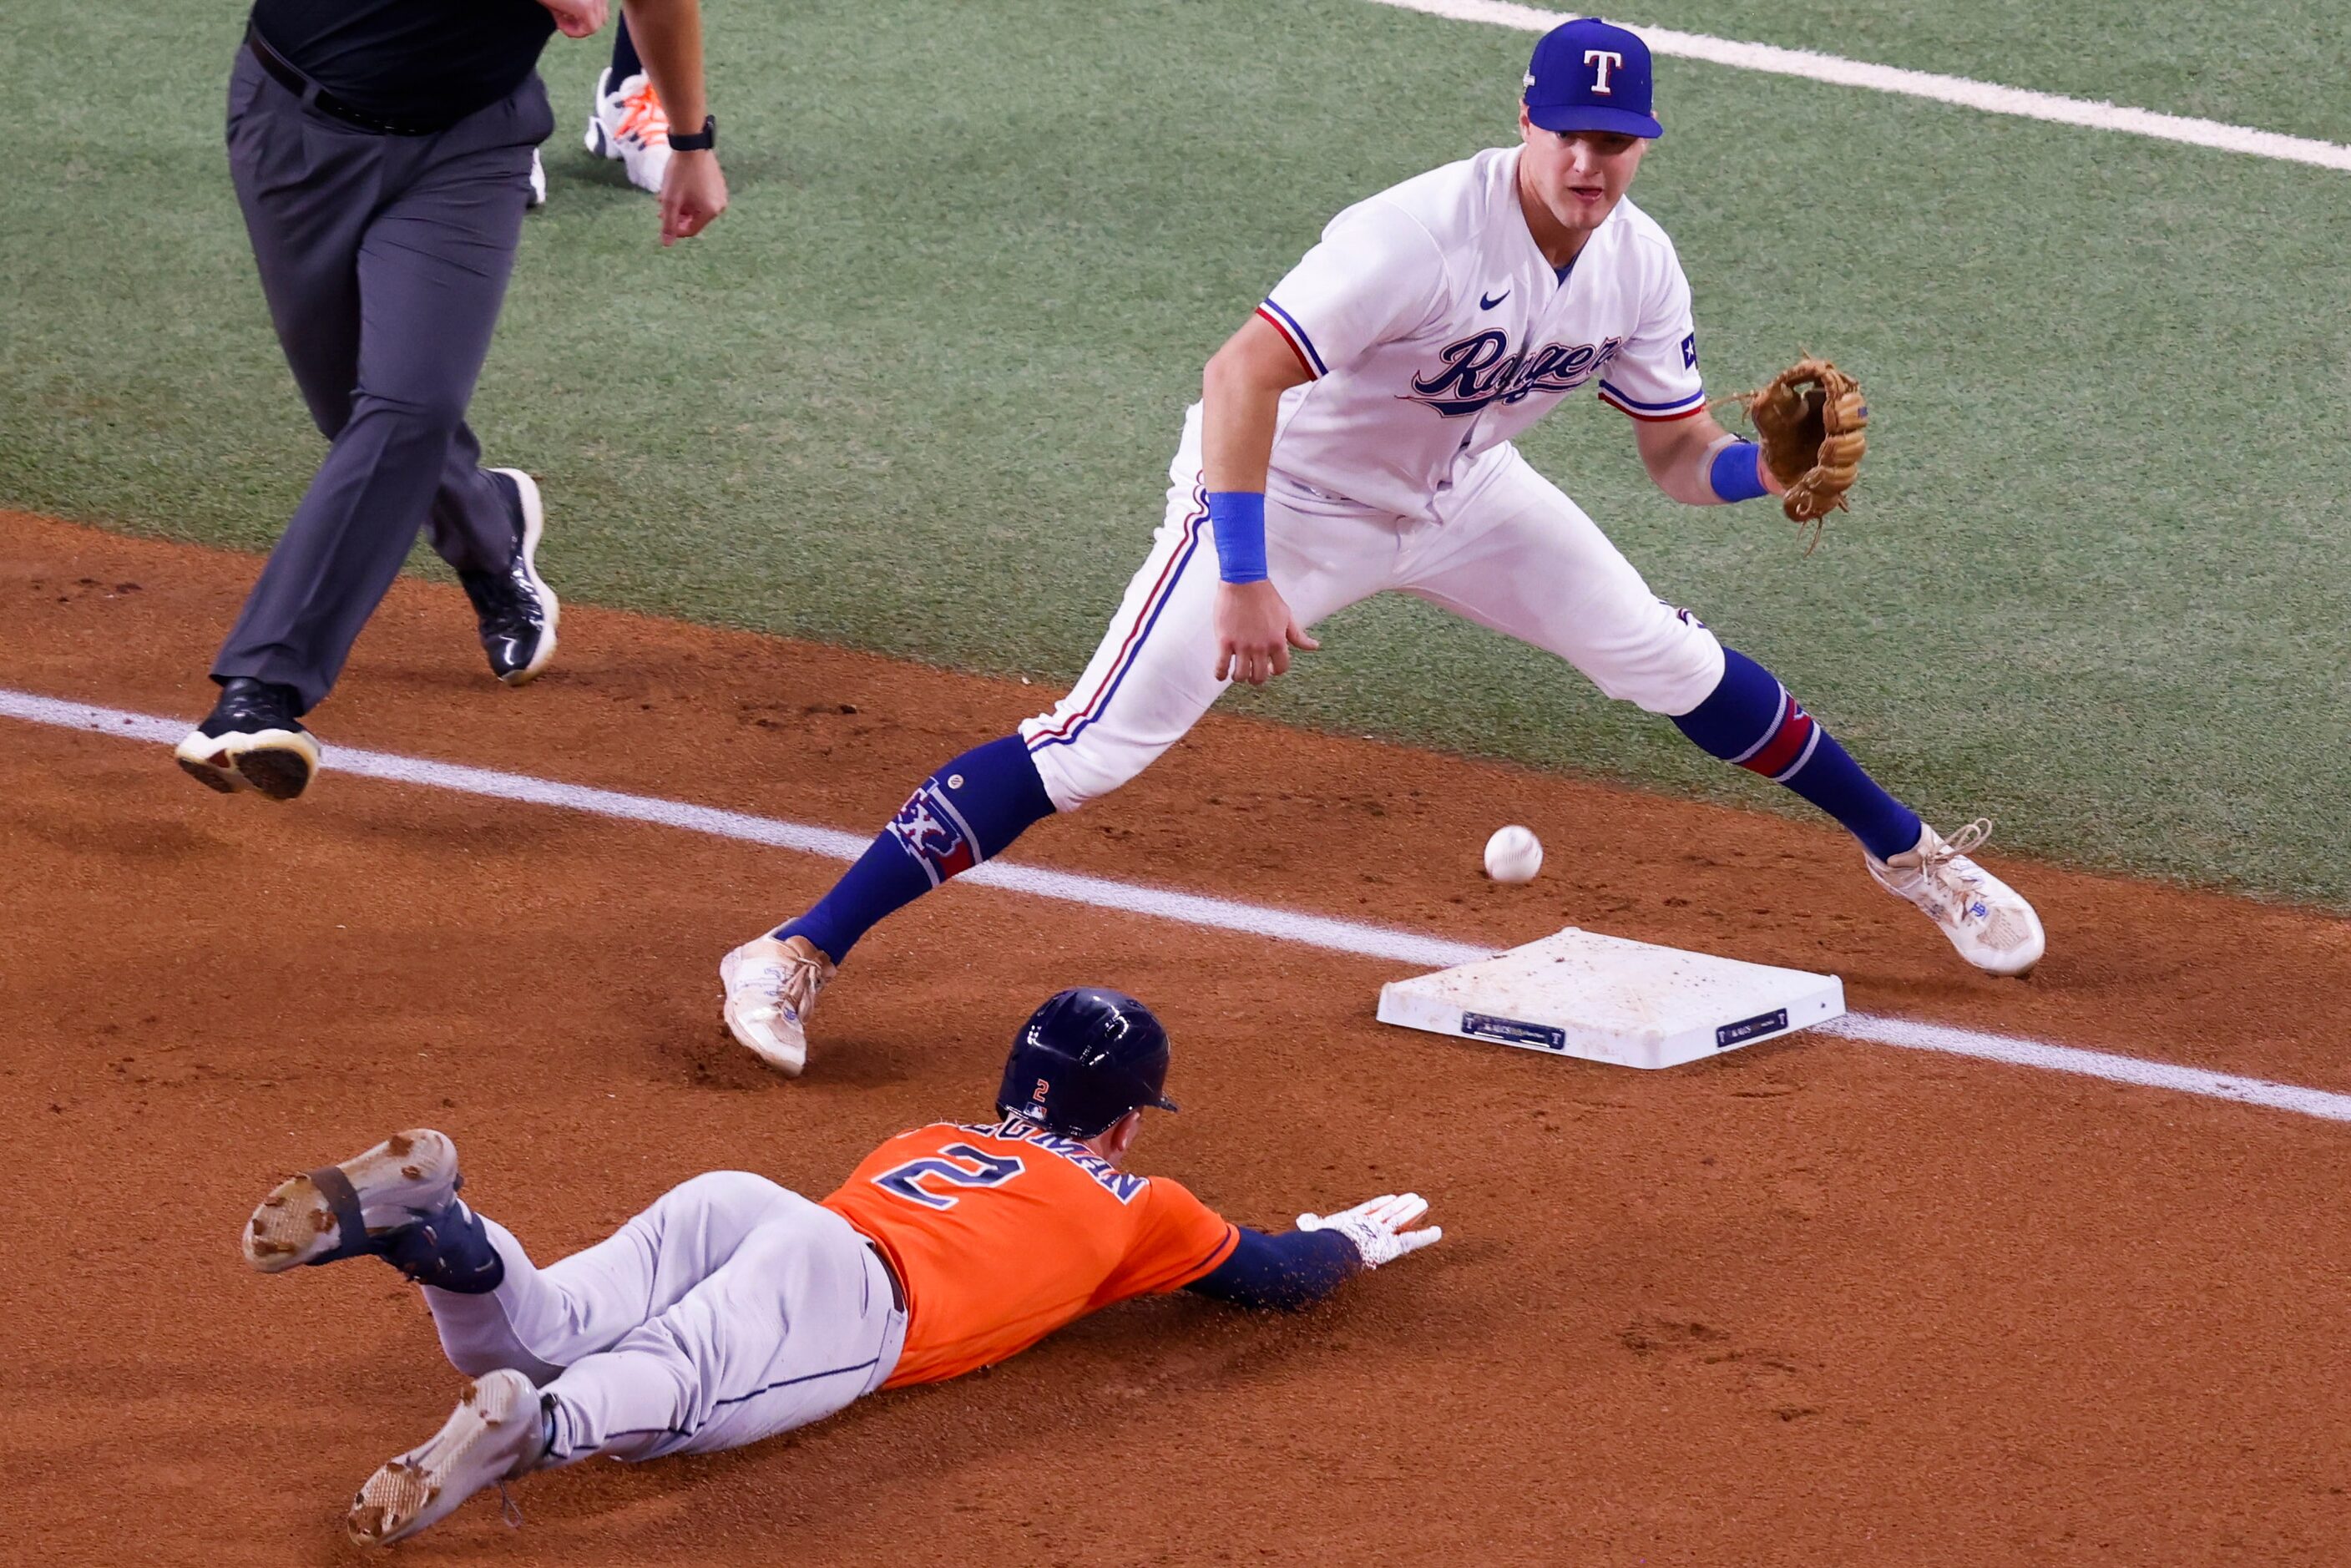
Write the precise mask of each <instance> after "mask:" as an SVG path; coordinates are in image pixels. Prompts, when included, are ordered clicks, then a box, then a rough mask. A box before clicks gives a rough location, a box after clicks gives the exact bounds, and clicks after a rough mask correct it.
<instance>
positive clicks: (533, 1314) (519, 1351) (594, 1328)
mask: <svg viewBox="0 0 2351 1568" xmlns="http://www.w3.org/2000/svg"><path fill="white" fill-rule="evenodd" d="M806 1201H807V1200H806V1199H804V1198H801V1197H799V1196H798V1195H797V1194H794V1193H791V1192H788V1191H786V1190H785V1189H784V1188H782V1187H780V1186H777V1185H776V1184H775V1183H774V1182H771V1181H769V1180H768V1179H767V1178H766V1177H765V1176H752V1175H750V1174H749V1173H747V1172H744V1171H711V1172H709V1173H707V1174H705V1175H703V1176H695V1178H693V1179H692V1180H691V1181H685V1182H681V1183H679V1184H678V1185H677V1186H674V1187H672V1188H671V1189H670V1190H669V1191H668V1192H666V1193H664V1194H663V1195H662V1196H661V1197H659V1198H656V1199H655V1200H654V1201H653V1207H650V1208H648V1209H646V1210H645V1211H644V1212H643V1213H642V1214H640V1215H638V1216H637V1217H636V1218H633V1219H631V1220H630V1221H629V1222H628V1223H627V1224H626V1225H623V1226H622V1227H621V1228H620V1229H619V1230H617V1231H615V1232H614V1233H613V1234H612V1235H611V1236H610V1237H608V1238H607V1239H604V1240H602V1241H600V1242H598V1243H596V1245H595V1246H593V1247H590V1248H587V1249H583V1250H581V1251H578V1252H575V1253H573V1254H572V1255H571V1256H569V1258H566V1259H564V1260H562V1261H561V1262H559V1263H555V1264H551V1265H549V1267H548V1268H546V1269H539V1268H538V1267H536V1266H535V1265H533V1264H532V1262H531V1260H530V1255H529V1254H528V1253H527V1252H526V1251H524V1250H523V1246H522V1243H521V1242H519V1241H517V1240H516V1239H515V1238H514V1236H513V1234H512V1233H511V1232H509V1231H508V1230H507V1228H505V1227H504V1226H502V1225H499V1224H498V1223H497V1222H496V1221H495V1220H492V1219H489V1218H486V1217H485V1218H484V1219H483V1221H482V1223H483V1225H484V1226H485V1227H486V1229H487V1230H488V1232H489V1237H490V1242H491V1244H492V1245H493V1246H495V1247H496V1249H498V1256H499V1257H500V1258H501V1259H502V1260H505V1263H506V1277H505V1279H503V1280H502V1281H499V1283H498V1287H497V1289H496V1290H495V1291H489V1292H487V1293H486V1294H483V1295H460V1294H457V1293H455V1292H454V1291H437V1290H434V1289H432V1288H431V1287H429V1286H428V1287H427V1288H426V1289H425V1291H424V1300H425V1302H426V1304H427V1305H429V1306H430V1307H431V1308H432V1310H433V1322H434V1328H435V1329H437V1330H438V1331H439V1332H440V1335H441V1348H442V1350H443V1351H444V1353H445V1354H447V1355H448V1357H449V1361H450V1364H452V1365H454V1366H455V1367H456V1369H457V1370H458V1371H460V1372H462V1373H464V1374H465V1375H467V1376H469V1377H477V1376H479V1375H482V1374H483V1373H485V1372H488V1371H491V1370H493V1369H494V1368H496V1367H501V1366H510V1367H513V1368H514V1369H515V1370H517V1371H518V1372H523V1373H526V1374H528V1375H529V1376H530V1377H531V1379H532V1380H533V1381H534V1382H538V1383H545V1382H546V1381H547V1380H548V1379H549V1378H550V1377H552V1376H554V1375H555V1373H556V1371H557V1370H558V1369H559V1368H561V1367H565V1366H568V1365H569V1364H571V1363H573V1362H575V1361H578V1360H579V1359H580V1358H581V1357H582V1356H586V1355H591V1354H595V1353H596V1352H598V1351H601V1350H608V1349H610V1348H611V1346H613V1345H615V1344H617V1343H620V1341H621V1339H622V1336H624V1335H625V1334H627V1333H629V1332H630V1331H631V1330H632V1329H634V1328H636V1327H638V1326H639V1325H640V1324H643V1323H644V1322H648V1321H650V1320H651V1319H653V1318H654V1317H656V1316H658V1315H660V1314H661V1313H662V1312H664V1311H665V1310H667V1309H668V1308H669V1307H671V1306H672V1305H674V1304H675V1303H676V1302H677V1301H680V1300H682V1299H684V1296H685V1294H686V1292H687V1291H691V1290H693V1289H694V1287H695V1286H696V1285H699V1284H700V1283H702V1281H705V1280H706V1279H708V1278H709V1277H710V1276H711V1275H712V1274H714V1273H716V1271H717V1270H718V1269H719V1268H720V1267H721V1266H722V1265H723V1264H725V1263H726V1260H728V1259H730V1258H732V1257H733V1256H734V1255H735V1251H736V1249H737V1248H738V1247H740V1246H741V1245H742V1244H743V1241H744V1239H745V1238H747V1237H748V1236H749V1235H750V1234H751V1232H752V1231H753V1230H755V1229H757V1228H758V1227H759V1226H760V1225H762V1224H764V1223H766V1222H767V1221H768V1220H769V1219H771V1218H774V1217H776V1216H777V1215H778V1214H782V1213H789V1212H790V1211H791V1209H792V1207H793V1206H795V1205H800V1204H804V1203H805V1202H806Z"/></svg>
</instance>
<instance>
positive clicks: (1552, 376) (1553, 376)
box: [1407, 327, 1625, 419]
mask: <svg viewBox="0 0 2351 1568" xmlns="http://www.w3.org/2000/svg"><path fill="white" fill-rule="evenodd" d="M1624 346H1625V340H1623V339H1621V338H1611V339H1609V340H1607V341H1606V342H1604V343H1575V344H1568V343H1545V344H1544V345H1543V346H1542V347H1541V348H1540V349H1532V350H1528V349H1521V350H1519V351H1518V352H1517V353H1515V354H1514V353H1512V352H1510V334H1509V333H1507V332H1505V331H1503V330H1502V329H1499V328H1498V327H1489V328H1488V329H1485V330H1484V331H1482V332H1472V333H1471V334H1470V335H1469V336H1468V337H1466V338H1463V339H1461V340H1458V341H1457V342H1452V343H1447V345H1445V347H1444V348H1443V349H1441V350H1438V351H1437V359H1438V360H1439V361H1441V363H1442V368H1441V369H1438V370H1434V371H1429V372H1428V374H1426V375H1425V376H1415V377H1414V378H1413V382H1412V391H1411V392H1410V393H1408V394H1407V397H1408V400H1409V401H1410V402H1418V403H1426V404H1427V405H1428V406H1429V407H1430V408H1433V409H1435V410H1436V411H1437V413H1441V414H1443V415H1444V416H1445V417H1446V418H1447V419H1459V418H1461V417H1463V416H1464V415H1467V414H1473V413H1479V411H1481V410H1482V409H1484V408H1485V407H1486V405H1487V404H1488V403H1490V402H1494V401H1495V400H1496V399H1498V398H1499V399H1500V400H1501V401H1502V402H1506V403H1513V402H1518V401H1519V400H1520V399H1521V398H1527V397H1532V396H1533V395H1534V394H1535V393H1537V392H1573V391H1574V390H1575V389H1576V388H1578V387H1580V386H1582V385H1583V383H1584V382H1588V381H1590V380H1592V379H1593V377H1594V376H1596V375H1598V374H1599V373H1600V372H1601V371H1602V370H1604V368H1606V366H1607V364H1608V361H1611V360H1613V359H1614V358H1615V357H1616V350H1619V349H1621V348H1623V347H1624Z"/></svg>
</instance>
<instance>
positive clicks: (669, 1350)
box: [424, 1171, 906, 1464]
mask: <svg viewBox="0 0 2351 1568" xmlns="http://www.w3.org/2000/svg"><path fill="white" fill-rule="evenodd" d="M483 1223H484V1224H485V1225H486V1227H487V1228H488V1230H489V1235H490V1239H491V1241H492V1243H493V1244H494V1245H496V1248H497V1249H498V1255H499V1256H500V1257H501V1258H502V1259H504V1260H506V1278H505V1280H504V1281H502V1282H501V1283H500V1284H499V1286H498V1288H497V1289H496V1291H490V1292H488V1293H487V1294H485V1295H477V1296H468V1295H458V1294H455V1293H454V1292H452V1291H438V1290H434V1289H432V1288H430V1287H427V1288H426V1290H425V1291H424V1298H425V1301H427V1302H428V1303H429V1304H430V1305H431V1307H432V1309H433V1321H434V1326H435V1327H436V1328H437V1329H438V1330H439V1331H440V1333H441V1346H442V1349H443V1350H444V1351H445V1352H446V1353H447V1354H448V1357H449V1360H450V1362H451V1363H452V1364H455V1366H456V1368H457V1370H458V1371H460V1372H463V1373H465V1375H468V1376H479V1375H481V1374H483V1373H485V1372H489V1371H492V1370H494V1369H496V1368H498V1367H512V1368H514V1369H515V1370H517V1371H519V1372H522V1373H525V1374H528V1375H529V1376H530V1378H531V1379H532V1381H534V1382H536V1383H538V1384H539V1385H541V1386H543V1387H544V1388H545V1389H546V1390H547V1392H548V1393H549V1394H550V1395H552V1396H554V1412H555V1446H554V1448H553V1449H552V1451H551V1454H550V1458H549V1462H550V1463H552V1464H568V1463H569V1462H570V1461H571V1460H574V1459H581V1458H587V1457H588V1456H590V1454H598V1453H601V1454H609V1455H611V1457H613V1458H622V1459H652V1458H660V1457H661V1456H663V1455H664V1454H680V1453H709V1452H712V1451H714V1450H716V1449H719V1448H739V1447H741V1446H742V1445H743V1444H746V1443H756V1442H758V1440H759V1439H760V1438H762V1437H772V1436H774V1435H775V1434H776V1433H778V1432H785V1431H789V1430H790V1429H791V1428H793V1427H804V1426H806V1425H808V1424H809V1423H810V1422H811V1421H817V1420H821V1419H822V1418H823V1417H825V1416H830V1415H831V1414H832V1413H833V1412H834V1411H836V1410H838V1409H840V1408H841V1406H845V1405H847V1404H849V1403H850V1401H852V1400H853V1399H856V1398H858V1397H859V1396H862V1395H864V1394H868V1393H870V1392H872V1390H874V1389H876V1388H879V1387H880V1386H882V1384H883V1380H884V1379H886V1378H887V1377H888V1376H889V1375H890V1373H891V1371H892V1369H893V1368H894V1367H895V1366H896V1365H897V1364H898V1352H899V1349H900V1347H901V1346H902V1345H904V1343H905V1338H906V1313H905V1311H904V1308H903V1307H901V1306H900V1305H899V1304H898V1303H897V1301H896V1299H895V1293H894V1291H893V1289H892V1285H891V1281H890V1275H889V1272H888V1270H886V1269H885V1268H884V1267H883V1264H882V1261H881V1260H880V1259H879V1258H878V1257H876V1256H875V1254H874V1252H873V1250H872V1248H871V1247H870V1246H869V1245H867V1243H866V1240H865V1239H864V1238H863V1237H862V1236H861V1235H859V1234H858V1232H857V1231H856V1230H855V1229H854V1228H852V1226H851V1225H850V1223H849V1222H848V1221H847V1220H845V1219H843V1218H841V1217H840V1216H839V1215H837V1214H835V1213H833V1212H832V1211H831V1209H829V1208H825V1207H820V1206H819V1205H817V1204H814V1203H811V1202H810V1201H809V1200H808V1199H807V1198H805V1197H800V1196H799V1194H798V1193H795V1192H789V1191H787V1190H785V1189H784V1188H783V1187H780V1186H777V1185H776V1184H775V1183H774V1182H771V1181H769V1180H768V1179H767V1178H766V1177H764V1176H750V1175H747V1174H746V1173H744V1172H742V1171H714V1172H711V1173H710V1174H708V1175H706V1176H695V1178H694V1179H693V1180H692V1181H689V1182H685V1183H683V1184H681V1185H680V1186H675V1187H673V1188H672V1189H671V1190H670V1191H669V1192H667V1193H665V1194H664V1195H663V1196H662V1197H661V1198H660V1199H658V1200H657V1201H656V1202H655V1203H654V1204H653V1207H651V1208H648V1209H646V1210H645V1211H644V1212H643V1214H640V1215H638V1216H637V1217H636V1218H634V1219H632V1220H630V1221H629V1222H628V1223H627V1224H626V1225H624V1226H622V1228H620V1230H619V1231H618V1232H617V1233H615V1234H614V1235H613V1236H612V1237H611V1238H610V1239H607V1240H603V1241H600V1242H598V1243H597V1244H596V1245H595V1246H593V1247H590V1248H589V1249H586V1250H585V1251H581V1252H575V1253H573V1254H572V1255H571V1256H570V1257H569V1258H566V1259H564V1260H562V1261H561V1262H559V1263H555V1264H551V1265H549V1267H548V1268H546V1269H539V1268H537V1267H535V1266H534V1265H533V1264H532V1263H531V1260H530V1257H529V1255H528V1253H526V1252H525V1251H524V1250H523V1248H522V1244H521V1243H520V1242H518V1241H517V1240H516V1239H514V1237H513V1235H512V1234H510V1233H509V1232H508V1231H507V1229H506V1228H504V1227H502V1226H500V1225H498V1224H496V1222H495V1221H492V1220H489V1219H485V1220H484V1221H483Z"/></svg>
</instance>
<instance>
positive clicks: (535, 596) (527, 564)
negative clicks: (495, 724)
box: [457, 468, 561, 686]
mask: <svg viewBox="0 0 2351 1568" xmlns="http://www.w3.org/2000/svg"><path fill="white" fill-rule="evenodd" d="M490 477H491V479H492V480H493V481H494V482H495V483H496V485H497V486H498V487H499V488H500V489H502V490H504V491H505V492H506V493H507V504H508V505H509V506H510V507H512V508H513V509H514V527H515V549H514V559H512V560H510V561H508V562H507V567H506V570H503V571H461V572H459V573H458V574H457V580H458V581H460V582H462V583H464V584H465V597H467V598H468V599H471V600H472V601H474V613H475V616H476V617H478V618H479V620H480V622H481V626H482V652H483V653H486V654H488V655H489V659H490V673H491V674H494V675H496V676H497V678H498V679H500V680H502V681H504V682H505V683H506V684H507V685H510V686H518V685H522V684H523V683H524V682H525V681H528V680H529V679H531V678H532V677H533V676H535V675H537V674H538V673H539V672H540V671H541V670H544V669H545V668H547V666H548V663H549V661H550V660H552V659H553V658H554V657H555V621H556V616H557V613H558V612H559V610H560V608H561V607H560V606H559V605H558V604H557V603H556V601H555V591H554V590H553V589H550V588H549V587H548V586H547V583H546V582H545V580H542V579H541V578H540V577H539V575H538V564H537V558H538V539H539V535H540V534H541V533H542V532H544V531H545V529H546V527H547V512H546V509H545V508H544V507H541V506H540V505H539V499H538V484H537V482H536V481H534V480H533V479H532V478H531V476H529V475H528V474H526V473H524V472H523V471H522V470H521V469H519V468H493V469H491V470H490Z"/></svg>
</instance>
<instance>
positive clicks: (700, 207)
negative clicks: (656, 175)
mask: <svg viewBox="0 0 2351 1568" xmlns="http://www.w3.org/2000/svg"><path fill="white" fill-rule="evenodd" d="M600 3H601V0H600ZM725 211H726V175H725V174H723V173H721V172H719V169H718V154H717V153H716V152H715V151H712V150H710V149H707V148H700V149H696V150H695V151H694V152H673V153H671V154H670V155H669V168H668V170H667V172H664V174H663V175H662V193H661V219H662V226H661V242H662V244H664V245H675V244H676V243H677V242H678V241H680V240H682V239H692V238H693V237H694V236H695V235H698V234H700V233H701V232H702V231H703V230H705V229H706V228H708V227H709V226H710V225H712V224H713V223H715V222H716V221H717V218H718V214H721V213H723V212H725Z"/></svg>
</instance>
